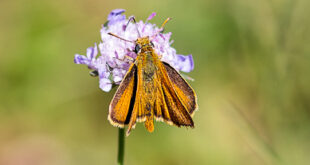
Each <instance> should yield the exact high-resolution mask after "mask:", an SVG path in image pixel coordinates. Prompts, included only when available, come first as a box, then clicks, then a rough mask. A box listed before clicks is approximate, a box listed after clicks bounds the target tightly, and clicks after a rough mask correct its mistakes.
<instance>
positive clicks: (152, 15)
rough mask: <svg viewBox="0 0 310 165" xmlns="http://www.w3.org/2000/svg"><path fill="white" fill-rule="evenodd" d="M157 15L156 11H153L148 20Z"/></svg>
mask: <svg viewBox="0 0 310 165" xmlns="http://www.w3.org/2000/svg"><path fill="white" fill-rule="evenodd" d="M155 16H156V12H153V13H152V14H151V15H150V16H149V17H148V18H147V19H146V20H147V21H149V20H151V19H153V18H154V17H155Z"/></svg>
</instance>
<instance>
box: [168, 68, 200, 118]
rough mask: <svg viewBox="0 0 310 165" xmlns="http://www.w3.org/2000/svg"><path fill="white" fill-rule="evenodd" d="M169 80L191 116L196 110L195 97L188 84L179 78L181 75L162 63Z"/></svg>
mask: <svg viewBox="0 0 310 165" xmlns="http://www.w3.org/2000/svg"><path fill="white" fill-rule="evenodd" d="M163 64H164V66H165V69H166V71H167V74H168V76H169V79H170V80H171V82H172V85H173V88H174V91H175V92H176V94H177V95H178V97H179V99H180V100H181V101H182V103H183V104H184V105H185V106H186V108H187V110H188V112H189V113H190V114H191V115H193V114H194V111H195V110H196V109H197V96H196V94H195V92H194V90H193V89H192V88H191V87H190V86H189V84H188V83H187V82H186V81H185V80H184V79H183V78H182V77H181V75H180V74H179V73H178V72H177V71H176V70H175V69H174V68H173V67H171V66H170V65H169V64H167V63H165V62H164V63H163Z"/></svg>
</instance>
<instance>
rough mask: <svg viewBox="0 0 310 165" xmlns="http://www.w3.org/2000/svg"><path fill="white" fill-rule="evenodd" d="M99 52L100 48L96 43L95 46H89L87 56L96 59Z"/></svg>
mask: <svg viewBox="0 0 310 165" xmlns="http://www.w3.org/2000/svg"><path fill="white" fill-rule="evenodd" d="M97 54H98V48H97V44H96V43H95V46H94V47H89V48H87V50H86V56H87V58H88V59H90V60H92V59H95V58H96V57H97Z"/></svg>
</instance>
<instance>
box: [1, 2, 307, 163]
mask: <svg viewBox="0 0 310 165" xmlns="http://www.w3.org/2000/svg"><path fill="white" fill-rule="evenodd" d="M115 8H124V9H126V10H127V11H126V15H135V16H136V18H137V19H138V20H140V19H142V20H145V19H146V18H147V16H148V15H149V14H150V13H151V12H154V11H155V12H157V16H156V17H155V18H154V19H153V20H152V21H151V22H153V23H156V24H160V23H162V21H163V20H165V19H166V18H167V17H172V18H173V20H172V21H171V22H169V23H168V24H167V26H166V31H171V32H173V35H172V38H173V40H174V41H175V42H174V44H173V47H175V48H176V50H177V52H178V53H180V54H193V57H194V60H195V69H194V71H193V72H191V73H189V74H188V76H190V77H193V78H194V79H195V81H194V82H190V84H191V85H192V86H193V88H194V89H195V90H196V93H197V95H198V103H199V111H198V112H196V114H195V116H194V121H195V125H196V127H195V129H186V128H177V127H172V126H168V125H166V124H163V123H156V125H155V132H154V133H152V134H150V133H148V132H147V131H146V130H145V128H144V126H143V124H138V125H137V127H136V129H135V130H134V131H133V132H132V133H131V135H130V136H129V137H128V138H126V146H125V147H126V150H125V164H128V165H145V164H149V165H152V164H154V165H155V164H167V165H187V164H195V165H205V164H212V165H280V164H281V165H282V164H283V165H292V164H294V165H306V164H309V162H310V157H309V153H310V125H309V124H310V76H309V75H310V55H309V54H310V42H309V41H310V21H309V16H310V10H309V8H310V1H308V0H260V1H257V0H256V1H255V0H217V1H213V0H196V1H194V0H192V1H186V0H182V1H181V0H170V1H165V0H154V1H142V0H133V1H105V0H100V1H99V0H95V1H87V0H78V1H76V0H50V1H47V0H46V1H40V0H30V1H28V0H14V1H10V0H2V1H0V23H1V24H0V165H85V164H92V165H102V164H104V165H106V164H107V165H111V164H116V154H117V133H118V131H117V129H116V128H115V127H113V126H111V125H110V124H109V122H108V121H107V114H108V105H109V102H110V100H111V99H112V96H113V93H114V92H115V89H114V90H113V91H112V92H110V93H105V92H103V91H101V90H100V89H99V87H98V79H97V78H93V77H90V76H89V74H88V70H87V68H86V67H85V66H81V65H75V64H74V63H73V57H74V54H75V53H80V54H84V53H85V51H86V48H87V47H89V46H92V45H93V43H94V42H99V41H100V33H99V30H100V28H101V25H102V24H103V23H104V22H105V21H106V18H107V15H108V13H109V12H110V11H111V10H113V9H115Z"/></svg>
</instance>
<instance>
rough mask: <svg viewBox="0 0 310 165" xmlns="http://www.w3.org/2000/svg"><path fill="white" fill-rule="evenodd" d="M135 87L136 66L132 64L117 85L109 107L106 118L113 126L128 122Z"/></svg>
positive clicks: (122, 125)
mask: <svg viewBox="0 0 310 165" xmlns="http://www.w3.org/2000/svg"><path fill="white" fill-rule="evenodd" d="M136 88H137V67H136V65H135V64H132V65H131V66H130V68H129V70H128V72H127V73H126V75H125V77H124V79H123V80H122V82H121V84H120V85H119V87H118V89H117V91H116V93H115V95H114V97H113V99H112V101H111V104H110V107H109V115H108V120H109V121H110V123H111V124H112V125H114V126H117V127H121V128H123V127H124V125H125V124H128V123H129V120H130V116H131V111H132V109H133V105H134V102H135V94H136Z"/></svg>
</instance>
